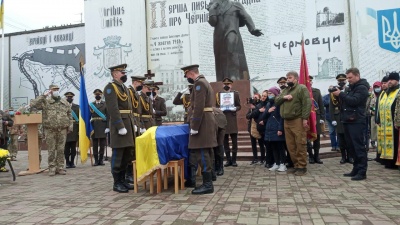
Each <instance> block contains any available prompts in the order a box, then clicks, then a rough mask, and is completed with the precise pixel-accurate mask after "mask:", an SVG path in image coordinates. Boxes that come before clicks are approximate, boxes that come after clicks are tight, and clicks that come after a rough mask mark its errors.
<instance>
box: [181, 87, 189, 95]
mask: <svg viewBox="0 0 400 225" xmlns="http://www.w3.org/2000/svg"><path fill="white" fill-rule="evenodd" d="M188 90H189V87H186V88H185V89H183V90H182V91H180V92H179V93H181V94H184V93H186V92H187V91H188Z"/></svg>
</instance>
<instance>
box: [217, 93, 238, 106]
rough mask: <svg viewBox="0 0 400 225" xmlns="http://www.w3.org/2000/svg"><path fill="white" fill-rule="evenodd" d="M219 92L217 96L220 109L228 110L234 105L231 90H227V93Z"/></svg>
mask: <svg viewBox="0 0 400 225" xmlns="http://www.w3.org/2000/svg"><path fill="white" fill-rule="evenodd" d="M219 94H220V96H219V99H220V109H221V110H222V111H224V110H230V109H232V108H234V107H235V97H234V93H233V92H228V93H224V92H221V93H219Z"/></svg>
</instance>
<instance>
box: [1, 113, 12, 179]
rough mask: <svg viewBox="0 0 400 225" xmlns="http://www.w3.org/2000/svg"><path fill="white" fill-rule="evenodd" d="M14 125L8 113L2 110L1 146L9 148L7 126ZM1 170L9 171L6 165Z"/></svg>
mask: <svg viewBox="0 0 400 225" xmlns="http://www.w3.org/2000/svg"><path fill="white" fill-rule="evenodd" d="M13 125H14V122H13V120H12V119H11V117H10V115H9V114H8V113H5V112H3V111H2V110H0V148H2V149H7V150H8V139H9V136H8V131H7V127H12V126H13ZM0 172H8V170H7V169H6V168H5V167H0Z"/></svg>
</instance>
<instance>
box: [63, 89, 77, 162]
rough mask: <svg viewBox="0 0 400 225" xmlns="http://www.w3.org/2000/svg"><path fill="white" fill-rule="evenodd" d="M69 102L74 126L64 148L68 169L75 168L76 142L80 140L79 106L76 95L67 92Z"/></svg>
mask: <svg viewBox="0 0 400 225" xmlns="http://www.w3.org/2000/svg"><path fill="white" fill-rule="evenodd" d="M64 96H65V97H66V100H67V102H68V103H69V105H70V107H71V114H72V117H71V121H72V123H73V124H74V125H73V129H72V132H70V133H69V134H67V140H66V142H65V147H64V157H65V164H66V168H75V167H76V166H75V163H74V161H75V156H76V142H77V141H78V140H79V105H77V104H75V103H73V101H74V96H75V94H74V93H72V92H70V91H69V92H67V93H65V94H64Z"/></svg>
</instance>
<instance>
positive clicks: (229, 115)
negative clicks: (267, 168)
mask: <svg viewBox="0 0 400 225" xmlns="http://www.w3.org/2000/svg"><path fill="white" fill-rule="evenodd" d="M222 83H223V84H224V85H225V86H224V89H225V88H226V87H228V88H229V86H228V85H231V84H233V81H232V80H231V79H229V78H225V79H224V80H223V81H222ZM228 88H226V90H225V91H224V92H219V93H217V95H216V102H217V104H216V106H217V107H218V108H221V110H222V111H223V112H224V114H225V117H226V120H227V122H228V123H227V125H226V129H225V137H224V149H225V155H226V164H225V166H237V163H236V156H237V150H238V144H237V135H238V126H237V115H236V112H238V111H239V110H240V109H241V108H242V106H241V104H240V97H239V92H237V91H234V90H230V89H228ZM232 92H233V93H234V94H233V96H234V99H233V102H234V104H233V107H234V108H233V109H232V108H231V109H229V108H228V109H227V108H226V107H223V105H224V104H223V99H220V96H221V93H232ZM221 105H222V107H221ZM229 136H230V137H231V141H232V158H231V150H230V148H229Z"/></svg>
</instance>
